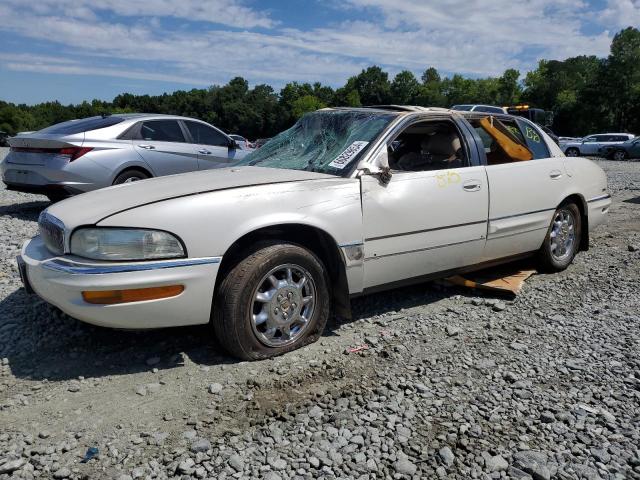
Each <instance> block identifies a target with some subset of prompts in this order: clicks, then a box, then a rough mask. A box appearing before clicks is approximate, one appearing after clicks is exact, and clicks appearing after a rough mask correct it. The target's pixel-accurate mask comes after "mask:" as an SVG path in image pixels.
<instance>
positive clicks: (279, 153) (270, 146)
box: [237, 110, 395, 175]
mask: <svg viewBox="0 0 640 480" xmlns="http://www.w3.org/2000/svg"><path fill="white" fill-rule="evenodd" d="M394 118H395V115H392V114H381V113H376V112H363V111H340V110H327V111H317V112H313V113H308V114H306V115H305V116H303V117H302V118H301V119H300V120H298V121H297V122H296V124H295V125H294V126H293V127H291V128H290V129H289V130H285V131H284V132H282V133H280V134H279V135H277V136H276V137H274V138H272V139H271V140H269V141H268V142H267V143H266V144H264V146H262V147H261V148H259V149H257V150H255V151H254V152H252V153H250V154H249V155H247V156H246V157H244V158H243V159H242V160H240V161H239V162H238V163H237V165H239V166H242V165H251V166H257V167H269V168H285V169H290V170H309V171H314V172H320V173H328V174H331V175H343V174H345V173H347V172H348V171H349V170H350V169H349V168H348V167H349V166H350V165H353V164H354V162H356V161H357V160H358V159H359V158H360V157H361V156H362V154H363V153H364V151H365V150H366V148H367V146H368V145H369V144H371V143H372V142H373V141H374V140H375V139H376V138H377V137H378V135H380V133H381V132H382V131H383V130H384V129H385V127H386V126H387V125H389V124H390V123H391V122H392V121H393V119H394Z"/></svg>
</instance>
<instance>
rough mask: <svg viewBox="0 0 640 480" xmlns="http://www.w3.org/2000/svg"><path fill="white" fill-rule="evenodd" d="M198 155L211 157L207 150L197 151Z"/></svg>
mask: <svg viewBox="0 0 640 480" xmlns="http://www.w3.org/2000/svg"><path fill="white" fill-rule="evenodd" d="M198 153H200V154H202V155H211V152H210V151H209V150H204V149H202V150H198Z"/></svg>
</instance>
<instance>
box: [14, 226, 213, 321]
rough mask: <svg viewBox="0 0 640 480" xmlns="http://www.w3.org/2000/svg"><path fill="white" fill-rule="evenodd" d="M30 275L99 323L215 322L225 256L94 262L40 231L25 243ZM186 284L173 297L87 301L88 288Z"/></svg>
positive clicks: (51, 298) (67, 306) (66, 305)
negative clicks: (62, 250)
mask: <svg viewBox="0 0 640 480" xmlns="http://www.w3.org/2000/svg"><path fill="white" fill-rule="evenodd" d="M21 259H22V261H23V262H24V267H25V268H24V269H23V271H24V272H25V273H26V280H27V282H28V284H29V285H30V286H31V287H32V288H33V290H34V291H35V293H36V294H37V295H38V296H39V297H41V298H42V299H44V300H46V301H47V302H49V303H51V304H53V305H55V306H57V307H58V308H60V309H61V310H62V311H64V312H65V313H67V314H68V315H70V316H72V317H74V318H77V319H78V320H82V321H84V322H87V323H92V324H94V325H100V326H104V327H112V328H125V329H144V328H161V327H176V326H184V325H197V324H204V323H207V322H209V318H210V314H211V305H212V300H213V290H214V286H215V281H216V275H217V273H218V268H219V267H220V260H221V258H220V257H207V258H197V259H194V258H191V259H189V258H186V259H178V260H167V261H154V262H128V263H114V262H93V261H87V260H85V259H80V258H78V257H73V256H69V255H65V256H55V255H53V254H51V253H50V252H49V251H48V250H47V248H46V247H45V246H44V243H43V241H42V239H41V238H40V237H34V238H33V239H32V240H30V241H28V242H27V243H25V245H24V246H23V248H22V253H21ZM178 284H179V285H183V286H184V287H185V288H184V291H183V292H182V293H181V294H179V295H177V296H175V297H170V298H162V299H158V300H147V301H140V302H131V303H121V304H115V305H95V304H89V303H87V302H85V301H84V300H83V298H82V292H83V291H86V290H125V289H134V288H147V287H160V286H167V285H178Z"/></svg>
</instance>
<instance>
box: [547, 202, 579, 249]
mask: <svg viewBox="0 0 640 480" xmlns="http://www.w3.org/2000/svg"><path fill="white" fill-rule="evenodd" d="M575 223H576V221H575V218H574V217H573V213H572V212H571V211H569V210H568V209H561V210H558V211H557V212H556V216H555V218H554V219H553V225H552V226H551V234H550V235H549V236H550V238H551V242H550V244H551V255H552V256H553V258H555V259H556V260H558V261H563V260H565V259H566V258H567V257H569V256H571V254H572V253H573V249H574V245H575V240H576V233H575Z"/></svg>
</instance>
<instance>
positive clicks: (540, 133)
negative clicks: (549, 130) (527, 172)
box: [515, 117, 551, 161]
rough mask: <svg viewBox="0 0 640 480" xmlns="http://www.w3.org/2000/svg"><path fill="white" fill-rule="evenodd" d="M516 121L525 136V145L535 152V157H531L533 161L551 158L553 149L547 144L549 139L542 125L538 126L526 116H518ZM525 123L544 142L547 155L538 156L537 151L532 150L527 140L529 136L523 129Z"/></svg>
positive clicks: (523, 136)
mask: <svg viewBox="0 0 640 480" xmlns="http://www.w3.org/2000/svg"><path fill="white" fill-rule="evenodd" d="M515 122H516V125H517V126H518V128H519V129H520V133H521V134H522V138H524V142H525V145H526V146H527V148H528V149H529V150H530V151H531V153H532V154H533V158H532V159H531V161H533V160H543V159H545V158H551V149H550V148H549V145H548V144H547V140H546V139H545V138H544V135H543V131H542V129H541V128H540V127H538V126H537V125H536V124H535V123H533V122H532V121H530V120H527V119H526V118H518V117H516V118H515ZM523 124H524V125H526V126H527V127H529V128H532V129H533V130H534V131H535V132H536V133H537V134H538V137H539V138H540V143H542V145H544V148H545V150H546V156H544V157H540V158H537V156H536V152H535V151H534V150H532V149H531V147H530V146H529V142H528V141H527V138H528V137H527V135H526V133H525V132H523V131H522V125H523Z"/></svg>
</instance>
